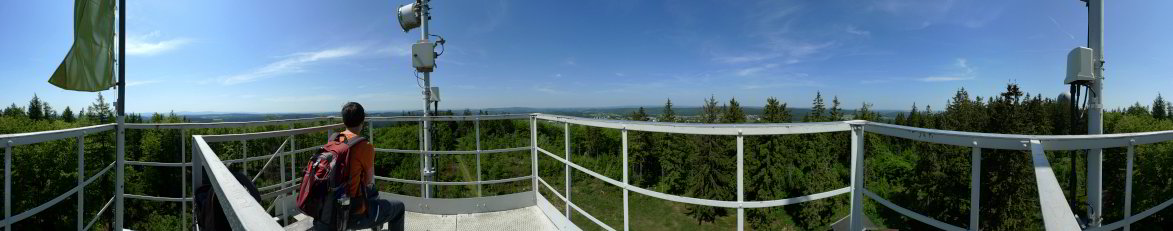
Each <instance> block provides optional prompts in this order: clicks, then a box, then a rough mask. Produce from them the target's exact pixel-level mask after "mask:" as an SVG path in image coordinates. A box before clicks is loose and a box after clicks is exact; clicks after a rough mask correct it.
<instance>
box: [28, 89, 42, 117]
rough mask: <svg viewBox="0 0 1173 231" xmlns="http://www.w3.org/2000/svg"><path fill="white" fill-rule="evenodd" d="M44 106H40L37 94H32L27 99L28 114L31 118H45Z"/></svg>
mask: <svg viewBox="0 0 1173 231" xmlns="http://www.w3.org/2000/svg"><path fill="white" fill-rule="evenodd" d="M44 110H45V109H44V107H41V98H40V97H37V94H33V99H32V100H29V107H28V116H29V119H31V120H42V119H45V111H44Z"/></svg>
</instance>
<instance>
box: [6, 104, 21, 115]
mask: <svg viewBox="0 0 1173 231" xmlns="http://www.w3.org/2000/svg"><path fill="white" fill-rule="evenodd" d="M4 116H15V117H24V116H25V114H24V108H21V107H17V106H16V104H15V103H13V104H12V106H8V108H5V109H4Z"/></svg>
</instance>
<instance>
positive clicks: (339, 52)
mask: <svg viewBox="0 0 1173 231" xmlns="http://www.w3.org/2000/svg"><path fill="white" fill-rule="evenodd" d="M358 53H359V49H357V48H353V47H341V48H334V49H327V50H322V51H315V52H302V53H295V54H292V55H288V56H286V57H285V58H283V59H281V60H278V61H276V62H272V63H269V64H267V65H265V66H262V67H260V68H257V69H254V70H252V71H249V72H246V73H242V74H237V75H231V76H227V77H223V78H220V81H219V82H220V83H221V84H224V85H235V84H241V83H248V82H253V81H257V80H261V79H266V78H272V77H277V76H281V75H285V74H291V73H298V72H304V71H305V66H307V65H309V64H312V63H314V62H319V61H324V60H330V59H336V58H342V57H347V56H353V55H356V54H358Z"/></svg>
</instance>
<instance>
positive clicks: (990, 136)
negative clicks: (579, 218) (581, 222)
mask: <svg viewBox="0 0 1173 231" xmlns="http://www.w3.org/2000/svg"><path fill="white" fill-rule="evenodd" d="M525 118H530V119H531V120H535V121H537V120H542V121H551V122H561V123H566V124H575V125H583V126H593V127H600V128H611V129H622V130H624V131H625V133H626V131H644V132H661V133H673V134H696V135H724V136H747V135H786V134H809V133H823V132H842V131H851V130H852V127H853V126H857V127H860V128H861V129H862V130H867V131H868V132H872V133H876V134H880V135H886V136H892V137H899V138H905V139H910V140H915V141H921V142H929V143H935V144H945V145H954V146H962V147H971V148H975V157H976V156H980V149H983V148H984V149H1003V150H1031V149H1032V147H1031V145H1030V141H1032V140H1033V141H1036V142H1038V146H1041V148H1038V149H1039V150H1041V151H1044V152H1045V151H1055V150H1080V149H1101V148H1116V147H1129V148H1130V149H1129V154H1130V158H1129V163H1131V162H1132V158H1131V156H1132V155H1131V153H1132V149H1131V147H1132V146H1135V145H1139V144H1151V143H1157V142H1164V141H1169V140H1173V131H1156V132H1139V133H1122V134H1103V135H1016V134H995V133H978V132H962V131H949V130H938V129H926V128H915V127H907V126H900V125H892V124H884V123H876V122H866V121H841V122H822V123H787V124H686V123H659V122H639V121H619V120H601V119H586V118H578V117H570V116H558V115H545V114H530V115H495V116H486V115H480V116H445V117H430V118H429V119H428V121H472V122H478V138H479V121H480V120H489V119H525ZM333 119H337V117H318V118H306V119H287V120H270V121H252V122H226V123H180V124H127V128H130V129H197V128H227V127H245V126H265V125H281V124H292V123H299V122H320V121H329V120H333ZM370 121H372V122H418V121H423V119H422V118H421V117H371V118H370ZM532 126H533V125H531V129H533V128H532ZM340 127H341V125H338V124H333V125H324V126H318V127H310V128H300V129H290V130H279V131H269V132H257V133H246V134H230V135H208V136H203V137H204V140H202V141H205V142H212V141H216V142H225V141H237V140H249V139H259V138H269V137H280V136H289V135H294V134H303V132H305V133H308V132H311V131H322V130H329V129H335V128H340ZM113 129H114V125H113V124H102V125H93V126H88V127H81V128H71V129H62V130H53V131H42V132H31V133H19V134H2V135H0V142H4V143H7V144H8V145H9V147H11V146H14V145H27V144H34V143H41V142H45V141H52V140H60V139H67V138H77V137H84V136H86V135H87V134H88V133H97V132H103V131H109V130H113ZM862 130H861V131H862ZM861 134H862V133H861ZM478 141H479V139H478ZM478 143H479V142H478ZM478 146H479V145H478ZM313 148H316V147H310V148H303V149H299V150H293V151H288V152H282V153H278V154H272V155H266V156H258V157H249V158H241V159H234V160H226V161H224V162H223V163H235V162H243V161H252V160H259V159H264V158H267V157H271V156H273V155H280V156H284V155H290V154H295V153H300V152H305V151H308V150H311V149H313ZM478 149H479V147H478ZM526 149H530V150H531V151H532V152H534V153H535V154H536V153H537V152H541V153H543V154H546V155H547V156H549V157H552V158H554V159H555V160H557V161H559V162H563V163H564V164H565V165H566V166H567V168H568V169H569V168H571V167H573V168H574V169H576V170H579V171H583V172H586V173H588V175H592V176H593V177H596V178H599V179H601V180H604V181H606V182H608V183H610V184H612V185H616V186H619V187H621V188H624V190H625V191H635V192H636V193H640V194H644V195H648V196H652V197H656V198H659V199H664V200H669V201H675V202H682V203H689V204H698V205H707V206H718V207H728V208H739V209H741V208H760V207H774V206H781V205H788V204H793V203H801V202H805V201H809V200H817V199H821V198H825V197H830V196H836V195H840V194H843V193H847V192H851V191H853V190H852V189H853V187H856V186H852V187H846V188H840V189H836V190H832V191H827V192H822V193H818V194H812V195H806V196H802V197H796V198H787V199H781V200H773V201H740V200H739V201H719V200H707V199H699V198H691V197H682V196H676V195H670V194H663V193H659V192H655V191H651V190H647V189H642V188H640V187H636V186H633V185H630V184H628V183H625V182H620V181H618V180H615V179H610V178H607V177H605V176H602V175H601V174H598V173H595V172H593V171H590V170H589V169H586V168H584V167H582V166H578V165H576V164H573V162H570V161H569V160H567V159H564V158H560V157H558V156H556V155H553V154H552V153H550V152H549V151H546V150H544V149H541V148H540V147H537V146H532V145H531V146H529V147H517V148H506V149H495V150H474V151H429V152H426V153H430V154H488V153H500V152H515V151H525V150H526ZM377 151H379V152H391V153H412V154H418V153H424V152H420V151H416V150H397V149H378V150H377ZM8 152H10V151H8ZM8 154H9V155H11V154H10V153H8ZM861 156H862V155H861ZM861 160H862V159H861ZM478 162H479V155H478ZM126 164H130V165H141V166H157V167H190V166H192V164H191V162H183V163H162V162H146V161H127V162H126ZM535 165H536V164H535ZM478 167H479V166H478ZM109 168H110V167H109V166H108V167H107V168H106V169H104V170H103V171H102V173H99V174H104V173H105V172H106V171H108V169H109ZM739 172H740V171H739ZM97 176H98V175H95V176H94V177H91V178H90V179H89V180H87V181H86V183H85V185H88V184H89V182H92V180H93V179H94V178H95V177H97ZM1129 176H1131V172H1130V173H1129ZM377 178H379V180H389V181H396V182H401V183H420V184H434V185H448V184H454V185H470V184H477V185H479V184H488V183H503V182H514V181H521V180H525V179H532V180H534V181H537V182H540V183H545V182H544V180H543V179H542V178H541V177H540V176H537V175H532V176H522V177H515V178H508V179H499V180H484V181H482V180H477V181H469V182H433V181H414V180H405V179H394V178H388V177H377ZM478 179H479V170H478ZM290 182H291V181H285V182H280V183H278V184H276V185H271V186H266V187H265V188H269V187H281V186H284V185H287V184H289V183H290ZM1127 184H1128V185H1129V186H1130V185H1131V180H1129V182H1127ZM85 185H80V186H77V187H74V188H73V189H72V190H70V191H69V192H67V193H65V194H63V195H70V194H75V193H77V191H80V190H81V189H79V188H78V187H84V186H85ZM535 186H536V185H535ZM547 186H548V185H547ZM568 187H569V186H568ZM548 188H549V189H551V190H554V189H553V188H552V187H548ZM859 189H860V190H859V191H860V192H861V193H864V195H863V196H866V197H871V198H873V199H874V200H883V198H881V197H879V196H878V195H875V194H874V193H871V192H868V191H866V189H864V188H859ZM284 190H287V189H282V190H278V191H284ZM1129 191H1130V190H1129ZM271 193H274V192H271ZM555 193H557V192H555ZM535 194H536V192H535ZM478 195H479V194H478ZM6 196H7V195H6ZM116 196H117V195H116ZM124 196H126V197H127V198H132V199H148V200H156V199H157V200H163V201H190V199H191V198H190V197H186V196H184V197H182V198H169V197H166V198H165V197H154V196H145V195H133V194H126V195H124ZM558 196H559V199H563V200H564V201H567V202H568V201H569V200H568V199H567V198H568V197H569V195H566V196H565V197H563V195H561V194H559V195H558ZM1129 196H1130V195H1129ZM58 197H59V198H60V197H62V196H58ZM55 200H56V198H55ZM111 201H113V199H112V200H111ZM56 202H59V201H52V200H51V201H50V203H56ZM694 202H695V203H694ZM885 202H886V200H885ZM50 203H46V204H50ZM109 204H110V203H107V205H109ZM882 204H883V203H882ZM889 204H890V203H889ZM889 204H884V205H885V206H889ZM891 205H892V206H894V204H891ZM1171 205H1173V199H1169V200H1167V201H1165V202H1163V203H1161V204H1159V205H1156V206H1153V207H1151V208H1149V209H1146V210H1145V211H1143V212H1141V213H1138V214H1135V215H1126V217H1125V218H1124V219H1122V220H1120V221H1117V222H1114V223H1111V224H1108V225H1105V226H1102V227H1099V228H1093V229H1091V230H1109V229H1115V228H1120V227H1125V226H1127V225H1129V224H1132V223H1135V222H1137V221H1139V220H1141V219H1143V218H1145V217H1148V216H1151V215H1152V214H1155V213H1156V212H1157V211H1160V210H1163V209H1165V208H1167V207H1169V206H1171ZM43 206H45V204H42V205H41V206H39V207H43ZM568 206H572V207H574V208H575V209H578V208H577V205H573V204H571V205H568ZM104 207H108V206H104ZM625 207H626V206H625ZM889 207H891V206H889ZM568 209H569V208H568ZM104 211H105V208H103V209H102V211H100V212H104ZM29 212H33V213H29ZM35 212H40V211H31V210H30V211H25V212H23V213H21V214H19V215H17V216H13V217H9V219H7V220H4V221H2V222H0V224H3V225H0V226H5V227H6V226H7V225H8V224H10V223H5V222H10V221H14V220H19V219H13V218H23V217H27V216H29V215H31V214H35ZM907 212H909V213H913V214H915V212H912V211H907ZM580 213H583V214H586V213H585V212H584V211H580ZM901 213H902V214H904V215H909V214H907V213H904V212H901ZM916 215H919V216H921V217H923V215H920V214H916ZM909 216H911V215H909ZM97 218H98V217H95V218H94V219H93V220H91V221H90V222H89V224H88V225H86V227H89V226H91V225H92V224H93V223H94V222H95V221H96V219H97ZM592 218H593V217H592ZM914 218H916V217H914ZM924 218H927V217H924ZM929 219H931V218H929ZM917 220H921V219H917ZM625 222H626V221H625ZM922 222H923V220H922ZM625 226H626V225H625ZM950 226H952V225H950ZM955 227H956V226H952V227H939V226H938V228H946V229H951V228H955ZM607 228H609V227H607Z"/></svg>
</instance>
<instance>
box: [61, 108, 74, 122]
mask: <svg viewBox="0 0 1173 231" xmlns="http://www.w3.org/2000/svg"><path fill="white" fill-rule="evenodd" d="M61 120H64V121H65V122H66V123H73V120H74V118H73V110H70V109H69V106H65V110H64V111H61Z"/></svg>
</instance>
